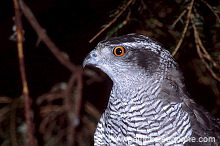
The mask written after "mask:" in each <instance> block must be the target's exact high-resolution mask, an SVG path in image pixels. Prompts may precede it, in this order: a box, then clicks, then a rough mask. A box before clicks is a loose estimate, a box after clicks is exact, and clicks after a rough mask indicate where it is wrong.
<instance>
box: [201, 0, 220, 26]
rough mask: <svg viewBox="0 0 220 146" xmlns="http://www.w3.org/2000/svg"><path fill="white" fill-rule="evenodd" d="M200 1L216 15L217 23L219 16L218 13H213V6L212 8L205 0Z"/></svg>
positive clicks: (219, 19) (219, 20)
mask: <svg viewBox="0 0 220 146" xmlns="http://www.w3.org/2000/svg"><path fill="white" fill-rule="evenodd" d="M201 1H202V2H203V3H204V4H205V5H206V6H207V7H208V8H209V9H210V10H211V11H212V13H213V14H214V15H215V16H216V18H217V20H218V23H220V18H219V16H218V14H217V13H215V11H214V10H213V8H212V7H211V6H210V5H209V4H208V3H207V2H206V1H204V0H201Z"/></svg>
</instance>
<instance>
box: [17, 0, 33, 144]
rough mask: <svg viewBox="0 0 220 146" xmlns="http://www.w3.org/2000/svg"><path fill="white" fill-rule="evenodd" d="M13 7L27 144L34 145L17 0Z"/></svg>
mask: <svg viewBox="0 0 220 146" xmlns="http://www.w3.org/2000/svg"><path fill="white" fill-rule="evenodd" d="M14 9H15V25H16V32H17V48H18V58H19V67H20V73H21V80H22V85H23V96H24V100H25V102H24V103H25V104H24V105H25V117H26V122H27V137H28V139H27V145H28V146H30V145H31V146H34V145H36V143H35V142H36V141H34V140H35V139H34V135H33V130H32V128H33V126H32V120H31V116H30V114H31V113H30V112H31V108H30V97H29V89H28V84H27V78H26V73H25V63H24V50H23V34H22V22H21V13H20V7H19V4H18V1H17V0H14Z"/></svg>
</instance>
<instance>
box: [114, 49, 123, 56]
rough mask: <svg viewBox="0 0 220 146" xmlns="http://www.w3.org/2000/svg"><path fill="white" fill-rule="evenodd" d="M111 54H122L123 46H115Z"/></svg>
mask: <svg viewBox="0 0 220 146" xmlns="http://www.w3.org/2000/svg"><path fill="white" fill-rule="evenodd" d="M113 54H114V55H115V56H122V55H124V54H125V49H124V48H123V47H116V48H114V50H113Z"/></svg>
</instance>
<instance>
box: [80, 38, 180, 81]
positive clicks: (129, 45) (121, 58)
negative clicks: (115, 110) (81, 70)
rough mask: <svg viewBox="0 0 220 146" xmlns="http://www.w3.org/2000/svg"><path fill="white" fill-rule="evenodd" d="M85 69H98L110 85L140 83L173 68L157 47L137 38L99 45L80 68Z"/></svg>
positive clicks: (163, 51) (168, 56)
mask: <svg viewBox="0 0 220 146" xmlns="http://www.w3.org/2000/svg"><path fill="white" fill-rule="evenodd" d="M86 65H91V66H94V67H97V68H99V69H101V70H102V71H103V72H105V73H106V74H107V75H108V76H109V77H110V78H111V79H112V80H113V82H114V83H118V82H121V81H123V80H124V81H131V82H133V83H136V82H138V83H140V81H143V79H145V78H150V77H152V76H154V75H158V74H162V72H166V71H167V70H168V69H170V68H172V69H174V68H177V64H176V63H175V61H174V60H173V58H172V56H171V55H170V53H169V52H168V51H167V50H165V49H163V48H162V47H161V45H160V44H159V43H157V42H156V41H154V40H153V39H151V38H149V37H146V36H144V35H137V34H128V35H124V36H121V37H115V38H110V39H107V40H104V41H101V42H100V43H98V45H97V47H96V48H95V49H94V50H93V51H91V52H90V53H89V55H88V56H87V57H86V59H85V60H84V62H83V66H86ZM164 75H166V73H164ZM161 78H162V76H161Z"/></svg>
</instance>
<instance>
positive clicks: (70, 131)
mask: <svg viewBox="0 0 220 146" xmlns="http://www.w3.org/2000/svg"><path fill="white" fill-rule="evenodd" d="M75 81H76V75H75V74H72V76H71V77H70V79H69V81H68V86H67V88H66V90H65V93H64V94H65V97H64V106H65V109H66V112H67V120H68V126H67V134H66V135H67V146H72V145H73V142H74V138H75V135H74V134H75V125H74V123H75V120H76V118H78V117H76V116H75V115H74V113H73V105H72V101H71V98H72V89H73V86H74V83H75ZM74 106H76V105H74Z"/></svg>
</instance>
